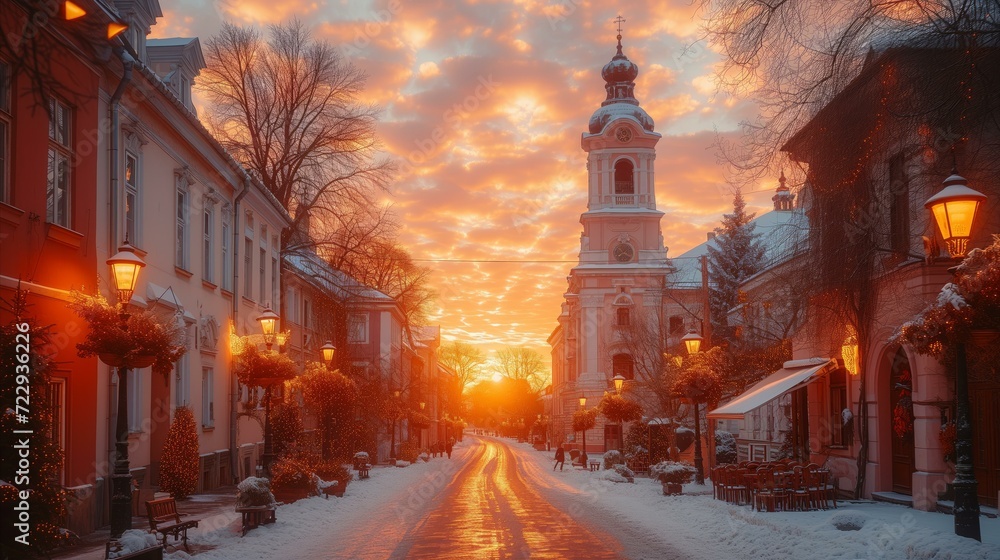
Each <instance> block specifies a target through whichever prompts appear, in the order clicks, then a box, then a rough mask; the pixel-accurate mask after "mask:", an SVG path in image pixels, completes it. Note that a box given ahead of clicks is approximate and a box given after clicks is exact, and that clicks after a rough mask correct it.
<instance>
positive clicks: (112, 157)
mask: <svg viewBox="0 0 1000 560" xmlns="http://www.w3.org/2000/svg"><path fill="white" fill-rule="evenodd" d="M115 52H116V54H117V55H118V57H119V58H121V61H122V68H123V71H122V79H121V81H120V82H118V87H117V88H115V91H114V93H112V94H111V101H110V103H109V104H108V112H109V113H110V115H109V116H110V118H111V131H110V132H111V138H110V146H109V147H108V168H109V171H110V178H111V180H110V182H109V184H108V203H109V204H110V205H111V214H110V216H109V220H108V221H109V222H110V223H111V227H110V228H108V236H109V238H108V256H109V257H110V256H111V255H114V254H115V251H116V250H117V248H118V142H119V140H118V129H119V126H120V121H121V119H120V117H119V114H118V108H119V106H120V104H121V98H122V95H123V94H124V93H125V88H126V87H127V86H128V84H129V82H131V81H132V67H133V66H134V65H135V59H134V58H132V55H131V54H129V53H128V51H126V50H125V49H123V48H122V47H116V48H115ZM113 376H114V372H113V371H111V372H110V373H109V375H108V395H109V398H108V458H109V462H108V464H109V465H112V464H114V459H115V443H114V442H115V441H116V439H117V437H116V435H112V434H115V424H116V423H117V421H118V410H117V409H116V407H115V402H114V397H113V396H114V395H115V394H116V392H115V390H114V387H115V383H114V382H113V380H112V377H113ZM107 474H108V479H109V480H110V474H111V473H110V470H109V472H108V473H107Z"/></svg>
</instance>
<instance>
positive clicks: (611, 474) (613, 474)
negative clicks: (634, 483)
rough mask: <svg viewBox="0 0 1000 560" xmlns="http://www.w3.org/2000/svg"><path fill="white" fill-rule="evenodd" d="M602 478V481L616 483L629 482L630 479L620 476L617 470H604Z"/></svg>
mask: <svg viewBox="0 0 1000 560" xmlns="http://www.w3.org/2000/svg"><path fill="white" fill-rule="evenodd" d="M600 477H601V480H608V481H611V482H616V483H622V482H628V479H627V478H625V477H624V476H622V475H621V474H619V472H618V470H617V469H609V470H603V471H601V474H600Z"/></svg>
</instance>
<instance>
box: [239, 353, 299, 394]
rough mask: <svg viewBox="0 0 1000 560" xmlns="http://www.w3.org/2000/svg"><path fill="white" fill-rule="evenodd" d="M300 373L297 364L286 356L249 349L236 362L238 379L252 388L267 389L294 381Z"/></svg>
mask: <svg viewBox="0 0 1000 560" xmlns="http://www.w3.org/2000/svg"><path fill="white" fill-rule="evenodd" d="M297 373H298V367H297V366H296V365H295V362H294V361H292V359H291V358H289V357H288V356H286V355H285V354H279V353H277V352H260V351H258V350H257V349H256V348H254V347H249V348H247V349H246V350H244V351H243V353H242V354H240V357H239V359H238V360H237V362H236V378H237V379H239V380H240V383H242V384H244V385H247V386H250V387H267V386H269V385H274V384H277V383H283V382H285V381H288V380H290V379H294V378H295V375H296V374H297Z"/></svg>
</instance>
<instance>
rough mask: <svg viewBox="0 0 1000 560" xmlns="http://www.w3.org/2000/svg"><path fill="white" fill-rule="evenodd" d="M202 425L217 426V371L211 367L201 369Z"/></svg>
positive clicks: (206, 426)
mask: <svg viewBox="0 0 1000 560" xmlns="http://www.w3.org/2000/svg"><path fill="white" fill-rule="evenodd" d="M201 425H202V426H203V427H205V428H211V427H213V426H215V371H214V370H213V369H212V368H210V367H206V368H202V370H201Z"/></svg>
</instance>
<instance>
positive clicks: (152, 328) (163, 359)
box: [69, 292, 187, 375]
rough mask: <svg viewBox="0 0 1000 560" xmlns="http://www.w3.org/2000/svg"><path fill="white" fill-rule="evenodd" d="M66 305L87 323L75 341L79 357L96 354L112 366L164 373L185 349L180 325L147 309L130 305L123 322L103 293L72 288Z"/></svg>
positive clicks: (183, 335) (167, 371)
mask: <svg viewBox="0 0 1000 560" xmlns="http://www.w3.org/2000/svg"><path fill="white" fill-rule="evenodd" d="M69 307H70V308H71V309H72V310H73V311H75V312H76V314H77V315H79V316H80V317H82V318H83V319H84V320H85V321H87V324H88V325H89V327H90V328H89V330H88V332H87V337H86V339H85V340H84V341H83V342H81V343H80V344H77V345H76V347H77V353H78V354H79V356H80V357H81V358H86V357H88V356H97V357H98V358H99V359H100V360H101V361H102V362H104V363H105V364H108V365H109V366H112V367H128V368H144V367H150V366H152V367H153V371H155V372H157V373H160V374H163V375H166V374H168V373H170V370H171V369H173V367H174V363H175V362H176V361H177V360H179V359H180V358H181V356H183V355H184V353H185V352H186V351H187V348H186V347H185V334H184V327H183V325H182V324H181V323H180V322H178V321H177V320H175V318H174V317H172V316H171V317H160V316H159V315H157V314H156V313H153V312H152V311H150V310H148V309H139V310H136V309H133V310H132V312H131V313H130V314H129V317H128V319H127V320H126V321H125V322H124V323H123V322H122V319H121V316H120V314H119V310H118V308H117V307H115V306H113V305H111V304H110V303H108V302H107V300H105V299H104V298H103V297H102V296H99V295H98V296H88V295H86V294H82V293H79V292H74V294H73V301H72V302H71V303H70V305H69Z"/></svg>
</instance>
